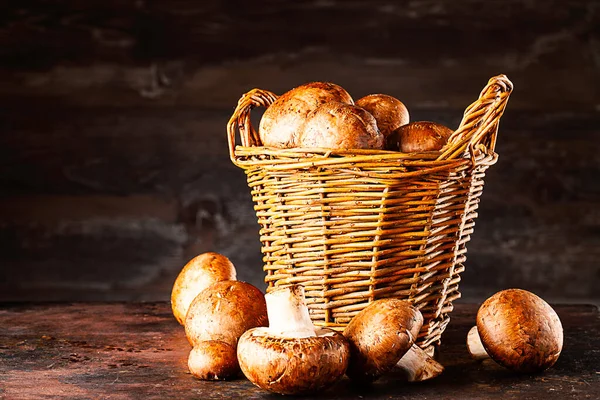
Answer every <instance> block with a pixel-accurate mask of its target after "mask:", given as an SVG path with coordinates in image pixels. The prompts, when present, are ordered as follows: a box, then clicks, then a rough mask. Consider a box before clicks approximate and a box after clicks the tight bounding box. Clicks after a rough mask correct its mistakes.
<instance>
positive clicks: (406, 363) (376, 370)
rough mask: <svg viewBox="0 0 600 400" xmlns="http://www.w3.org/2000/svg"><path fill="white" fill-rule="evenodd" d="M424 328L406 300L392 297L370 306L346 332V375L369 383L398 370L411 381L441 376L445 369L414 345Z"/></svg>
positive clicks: (421, 320)
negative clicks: (347, 346) (348, 355)
mask: <svg viewBox="0 0 600 400" xmlns="http://www.w3.org/2000/svg"><path fill="white" fill-rule="evenodd" d="M422 326H423V315H422V314H421V312H420V311H419V310H418V309H417V308H415V307H413V306H412V305H410V304H409V303H408V302H406V301H403V300H399V299H393V298H390V299H380V300H376V301H374V302H372V303H370V304H369V305H368V306H366V307H365V308H364V309H363V310H361V311H360V312H359V313H358V314H357V315H356V316H355V317H354V318H353V319H352V320H351V321H350V323H349V324H348V326H347V327H346V329H345V330H344V336H346V338H347V339H348V341H349V342H350V364H349V366H348V370H347V372H346V375H348V377H349V378H351V379H353V380H355V381H358V382H363V383H368V382H372V381H374V380H376V379H377V378H379V377H380V376H381V375H383V374H384V373H386V372H388V371H391V370H392V369H394V368H395V367H397V368H399V369H401V370H403V371H404V372H405V374H406V375H407V379H408V381H410V382H414V381H424V380H427V379H431V378H434V377H436V376H438V375H439V374H441V373H442V371H443V370H444V367H443V366H442V365H441V364H439V363H438V362H437V361H435V360H434V359H433V358H431V357H429V355H427V353H425V351H424V350H422V349H421V348H420V347H419V346H417V345H416V344H415V339H416V338H417V336H418V334H419V330H420V329H421V327H422Z"/></svg>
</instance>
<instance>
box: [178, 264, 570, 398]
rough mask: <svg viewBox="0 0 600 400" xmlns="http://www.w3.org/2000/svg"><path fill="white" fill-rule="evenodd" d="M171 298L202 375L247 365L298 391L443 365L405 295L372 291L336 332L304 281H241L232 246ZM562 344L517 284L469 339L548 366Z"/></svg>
mask: <svg viewBox="0 0 600 400" xmlns="http://www.w3.org/2000/svg"><path fill="white" fill-rule="evenodd" d="M171 301H172V308H173V314H174V316H175V318H176V319H177V321H179V322H180V323H181V324H183V325H184V327H185V334H186V336H187V339H188V341H189V343H190V344H191V345H192V350H191V351H190V354H189V358H188V368H189V370H190V372H191V374H192V375H193V376H194V377H196V378H198V379H202V380H223V379H235V378H237V377H238V376H239V375H240V372H242V373H243V375H244V376H245V377H246V378H248V380H250V381H251V382H252V383H253V384H254V385H256V386H258V387H260V388H262V389H265V390H268V391H270V392H274V393H279V394H292V395H293V394H309V393H316V392H320V391H323V390H325V389H327V388H329V387H331V386H332V385H334V384H335V383H336V382H338V381H340V380H341V379H345V378H344V376H346V377H347V379H350V380H351V381H353V382H355V383H356V384H360V385H365V384H366V385H368V384H372V383H373V382H375V381H376V380H377V379H378V378H380V377H381V376H383V375H385V374H388V375H390V376H393V377H394V378H395V379H397V380H403V381H408V382H418V381H425V380H429V379H432V378H435V377H437V376H439V375H440V374H441V373H442V372H443V371H444V367H443V366H442V365H441V364H440V363H439V362H437V361H436V360H435V359H434V358H432V357H431V356H430V355H428V354H427V353H425V351H424V350H422V349H421V348H420V347H419V346H418V345H417V344H416V341H417V338H418V337H419V335H420V331H421V329H422V327H423V315H422V314H421V312H420V311H419V310H418V309H417V308H416V307H414V306H413V305H411V303H409V302H408V301H405V300H400V299H396V298H385V299H378V300H374V301H371V302H370V303H368V304H367V305H366V306H365V307H364V308H363V309H362V310H361V311H360V312H358V314H357V315H356V316H355V317H354V318H353V319H352V320H351V321H350V322H349V323H348V325H347V326H346V327H345V329H344V330H343V332H337V331H335V330H332V329H328V328H324V327H317V326H314V325H313V322H312V320H311V318H310V314H309V310H308V307H307V305H306V300H305V297H304V287H303V286H300V285H290V286H285V287H278V288H275V289H272V290H271V291H270V292H269V293H267V294H263V293H262V292H261V291H260V290H259V289H257V288H256V287H254V286H252V285H250V284H248V283H245V282H240V281H237V280H236V271H235V267H234V266H233V264H232V263H231V261H229V259H227V258H226V257H225V256H223V255H220V254H217V253H205V254H202V255H200V256H198V257H196V258H194V259H193V260H191V261H190V262H189V263H188V264H186V266H185V267H184V268H183V270H182V271H181V273H180V274H179V276H178V277H177V280H176V281H175V284H174V286H173V292H172V296H171ZM562 344H563V331H562V326H561V323H560V319H559V318H558V316H557V315H556V312H554V310H553V309H552V308H551V307H550V306H549V305H548V303H546V302H545V301H544V300H542V299H541V298H539V297H538V296H536V295H534V294H533V293H530V292H527V291H525V290H520V289H508V290H504V291H501V292H498V293H496V294H495V295H494V296H492V297H490V298H489V299H487V300H486V301H485V302H484V303H483V304H482V305H481V307H480V309H479V311H478V313H477V325H476V326H474V327H473V328H472V329H471V331H470V332H469V335H468V339H467V346H468V349H469V352H470V353H471V355H472V357H473V358H474V359H476V360H482V359H485V358H492V359H493V360H494V361H495V362H497V363H498V364H500V365H502V366H504V367H506V368H509V369H512V370H514V371H517V372H523V373H532V372H539V371H543V370H545V369H547V368H549V367H551V366H552V365H553V364H554V363H555V362H556V360H557V359H558V357H559V355H560V352H561V349H562Z"/></svg>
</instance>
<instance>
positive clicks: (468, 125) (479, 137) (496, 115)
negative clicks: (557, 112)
mask: <svg viewBox="0 0 600 400" xmlns="http://www.w3.org/2000/svg"><path fill="white" fill-rule="evenodd" d="M512 90H513V84H512V82H511V81H510V80H509V79H508V78H507V77H506V75H498V76H494V77H493V78H491V79H490V80H489V81H488V83H487V85H486V86H485V87H484V88H483V90H482V91H481V94H480V95H479V99H477V101H475V102H474V103H473V104H471V105H470V106H469V107H467V109H466V110H465V113H464V115H463V119H462V121H461V122H460V125H459V127H458V129H457V130H456V131H454V133H453V134H452V135H451V136H450V138H449V139H448V143H447V144H446V146H445V147H444V148H443V149H442V154H441V155H440V156H439V157H438V160H451V159H456V158H459V157H462V156H463V155H464V154H465V152H466V151H467V149H468V150H469V152H470V154H471V157H472V158H473V157H474V153H475V150H476V149H477V148H479V149H481V150H483V151H484V152H488V151H489V152H493V151H494V149H495V147H496V136H497V134H498V124H499V122H500V117H501V116H502V114H503V113H504V109H505V107H506V103H507V102H508V98H509V96H510V93H511V92H512Z"/></svg>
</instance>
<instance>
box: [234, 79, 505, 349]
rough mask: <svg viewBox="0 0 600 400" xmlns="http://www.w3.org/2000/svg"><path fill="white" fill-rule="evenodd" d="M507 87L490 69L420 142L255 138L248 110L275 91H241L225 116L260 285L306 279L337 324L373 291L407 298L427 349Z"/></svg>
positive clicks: (318, 310) (444, 313)
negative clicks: (454, 115) (284, 145)
mask: <svg viewBox="0 0 600 400" xmlns="http://www.w3.org/2000/svg"><path fill="white" fill-rule="evenodd" d="M511 91H512V83H511V82H510V81H509V80H508V78H506V76H504V75H500V76H496V77H494V78H492V79H490V81H489V82H488V84H487V86H486V87H485V88H484V89H483V91H482V92H481V95H480V97H479V99H478V100H477V101H475V102H474V103H473V104H471V105H470V106H469V107H468V108H467V109H466V111H465V113H464V117H463V119H462V122H461V123H460V126H459V127H458V129H457V130H456V131H455V132H454V134H453V135H452V136H451V137H450V140H449V142H448V144H447V145H446V147H445V148H443V149H442V150H441V151H436V152H427V153H400V152H392V151H384V150H350V151H332V150H326V149H275V148H268V147H262V146H261V143H260V139H259V137H258V134H257V132H256V130H255V129H254V128H253V127H252V125H251V123H250V111H251V110H252V109H253V108H254V107H257V106H263V107H268V106H269V105H270V104H272V103H273V102H274V101H275V100H276V98H277V96H276V95H275V94H273V93H271V92H269V91H265V90H260V89H254V90H252V91H250V92H248V93H246V94H245V95H243V96H242V98H241V99H240V100H239V102H238V105H237V108H236V110H235V112H234V114H233V116H232V117H231V119H230V121H229V123H228V125H227V134H228V141H229V151H230V156H231V160H232V161H233V163H234V164H235V165H237V166H239V167H240V168H243V169H244V171H245V172H246V175H247V179H248V186H249V187H250V190H251V193H252V198H253V201H254V209H255V211H256V215H257V218H258V223H259V225H260V241H261V243H262V253H263V261H264V271H265V272H266V276H265V282H266V283H267V284H268V288H267V291H269V290H271V289H273V288H274V287H276V286H284V285H290V284H301V285H303V286H304V287H305V294H306V298H307V303H308V306H309V310H310V314H311V318H312V319H313V322H314V323H315V325H318V326H326V327H331V328H334V329H343V328H344V327H345V326H346V324H347V323H348V322H349V321H350V320H351V319H352V317H353V316H354V315H356V313H357V312H359V311H360V310H362V309H363V308H364V307H365V306H366V305H367V304H368V303H369V302H370V301H373V300H376V299H379V298H385V297H397V298H401V299H405V300H408V301H410V302H411V303H413V304H414V305H415V306H416V307H418V308H419V309H420V310H421V312H422V313H423V317H424V319H425V322H424V325H423V328H422V330H421V332H420V334H419V338H418V341H417V343H418V344H419V345H420V346H421V347H422V348H423V349H425V350H426V351H428V352H429V353H430V354H431V353H433V352H434V350H435V348H436V347H437V346H438V345H439V344H440V337H441V335H442V333H443V332H444V329H445V328H446V325H447V324H448V322H449V313H450V312H451V311H452V309H453V306H452V302H453V301H454V300H456V299H458V298H459V297H460V293H459V291H458V283H459V281H460V276H459V274H460V273H461V272H462V271H463V270H464V265H463V264H464V262H465V259H466V256H465V255H466V251H467V250H466V244H467V242H468V241H469V239H470V235H471V234H472V233H473V226H474V220H475V218H476V217H477V212H476V210H477V207H478V202H479V196H480V195H481V192H482V189H483V178H484V176H485V171H486V169H487V168H488V167H489V166H490V165H492V164H494V163H495V162H496V160H497V154H496V153H495V152H494V147H495V143H496V135H497V131H498V123H499V120H500V117H501V115H502V113H503V111H504V108H505V106H506V103H507V101H508V97H509V95H510V92H511ZM237 132H239V136H240V138H241V143H242V146H236V145H235V141H236V133H237Z"/></svg>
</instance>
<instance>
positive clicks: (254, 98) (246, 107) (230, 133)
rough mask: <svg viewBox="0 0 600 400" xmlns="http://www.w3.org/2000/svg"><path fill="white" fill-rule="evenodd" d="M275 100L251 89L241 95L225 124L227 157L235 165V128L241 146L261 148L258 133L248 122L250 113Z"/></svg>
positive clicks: (264, 91)
mask: <svg viewBox="0 0 600 400" xmlns="http://www.w3.org/2000/svg"><path fill="white" fill-rule="evenodd" d="M275 100H277V95H276V94H275V93H273V92H269V91H268V90H262V89H252V90H251V91H249V92H247V93H245V94H244V95H242V97H241V98H240V99H239V101H238V104H237V107H236V108H235V111H234V112H233V115H232V116H231V118H230V119H229V122H228V123H227V140H228V142H229V157H230V158H231V161H233V162H234V163H235V161H236V156H235V134H236V128H237V130H238V131H239V132H240V139H241V141H242V146H245V147H250V146H261V145H262V144H261V141H260V137H259V136H258V132H256V130H255V129H254V127H253V126H252V122H251V121H250V111H251V110H252V109H253V108H255V107H259V106H262V107H269V106H270V105H271V104H273V102H274V101H275Z"/></svg>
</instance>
